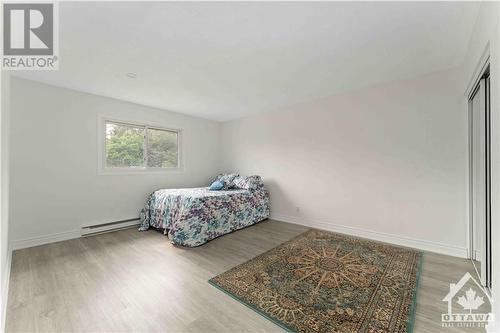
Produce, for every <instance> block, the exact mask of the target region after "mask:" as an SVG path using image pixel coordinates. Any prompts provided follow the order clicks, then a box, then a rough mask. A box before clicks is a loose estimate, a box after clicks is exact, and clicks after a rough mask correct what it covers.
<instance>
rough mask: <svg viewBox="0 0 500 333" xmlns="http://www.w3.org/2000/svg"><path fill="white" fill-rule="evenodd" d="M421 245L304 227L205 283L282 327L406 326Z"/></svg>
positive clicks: (386, 329) (387, 331) (383, 332)
mask: <svg viewBox="0 0 500 333" xmlns="http://www.w3.org/2000/svg"><path fill="white" fill-rule="evenodd" d="M421 262H422V253H421V252H419V251H417V250H413V249H408V248H403V247H398V246H392V245H387V244H384V243H379V242H375V241H370V240H366V239H360V238H356V237H350V236H346V235H342V234H336V233H331V232H326V231H320V230H309V231H306V232H305V233H303V234H301V235H299V236H297V237H295V238H293V239H291V240H290V241H288V242H285V243H283V244H281V245H279V246H278V247H276V248H274V249H272V250H270V251H267V252H265V253H263V254H261V255H259V256H258V257H255V258H253V259H251V260H249V261H247V262H246V263H244V264H241V265H239V266H236V267H234V268H232V269H230V270H229V271H227V272H225V273H222V274H220V275H218V276H216V277H214V278H212V279H210V281H209V282H210V283H211V284H212V285H214V286H215V287H217V288H219V289H220V290H222V291H224V292H225V293H227V294H228V295H230V296H232V297H233V298H235V299H237V300H238V301H240V302H242V303H243V304H245V305H247V306H248V307H250V308H252V309H253V310H255V311H257V312H258V313H260V314H262V315H263V316H265V317H266V318H268V319H270V320H272V321H273V322H274V323H276V324H277V325H279V326H281V327H282V328H284V329H285V330H287V331H289V332H307V333H318V332H328V333H376V332H379V333H396V332H397V333H403V332H411V331H412V329H413V320H414V312H415V306H416V294H417V287H418V279H419V272H420V267H421Z"/></svg>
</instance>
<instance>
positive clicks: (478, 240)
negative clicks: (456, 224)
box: [471, 79, 486, 285]
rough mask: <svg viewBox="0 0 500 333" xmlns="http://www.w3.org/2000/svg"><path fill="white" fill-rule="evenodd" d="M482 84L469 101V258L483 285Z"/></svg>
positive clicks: (483, 100) (483, 133) (483, 131)
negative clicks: (470, 217) (470, 195)
mask: <svg viewBox="0 0 500 333" xmlns="http://www.w3.org/2000/svg"><path fill="white" fill-rule="evenodd" d="M485 105H486V104H485V82H484V79H482V80H481V82H480V84H479V88H478V90H477V92H476V93H475V95H474V97H473V98H472V102H471V106H472V110H471V111H472V112H471V117H472V250H473V251H472V255H471V257H472V259H473V262H474V265H476V269H477V270H478V273H479V274H480V277H481V282H482V283H483V285H484V284H485V283H486V265H485V263H486V260H485V258H486V107H485Z"/></svg>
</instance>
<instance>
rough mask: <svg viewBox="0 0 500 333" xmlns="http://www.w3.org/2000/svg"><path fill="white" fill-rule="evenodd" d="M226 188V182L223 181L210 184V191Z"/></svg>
mask: <svg viewBox="0 0 500 333" xmlns="http://www.w3.org/2000/svg"><path fill="white" fill-rule="evenodd" d="M223 188H224V183H223V182H221V181H218V180H216V181H214V182H213V183H212V184H211V185H210V191H220V190H222V189H223Z"/></svg>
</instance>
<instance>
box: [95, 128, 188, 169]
mask: <svg viewBox="0 0 500 333" xmlns="http://www.w3.org/2000/svg"><path fill="white" fill-rule="evenodd" d="M104 125H105V126H104V127H105V129H104V130H105V140H104V163H103V164H104V168H105V169H108V170H109V169H113V170H124V169H125V170H148V169H158V170H163V169H178V168H179V164H180V163H179V131H178V130H171V129H164V128H157V127H150V126H147V125H135V124H128V123H121V122H115V121H108V120H106V121H105V122H104Z"/></svg>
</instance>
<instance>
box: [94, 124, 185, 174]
mask: <svg viewBox="0 0 500 333" xmlns="http://www.w3.org/2000/svg"><path fill="white" fill-rule="evenodd" d="M98 122H99V124H98V140H97V141H98V152H99V156H98V174H99V175H138V174H156V173H182V172H183V171H184V169H183V153H182V141H183V140H182V134H183V131H182V129H178V128H177V129H174V128H169V127H163V126H157V125H150V124H147V123H141V122H135V121H128V120H120V119H112V118H107V117H101V118H99V121H98ZM107 123H113V124H117V125H123V126H131V127H141V128H144V158H146V156H147V149H148V147H147V146H148V144H147V143H148V135H147V133H148V132H147V131H148V129H153V130H161V131H169V132H175V133H177V166H176V167H166V168H162V167H148V166H147V161H144V162H145V165H144V166H143V167H129V168H127V167H108V166H107V165H106V124H107Z"/></svg>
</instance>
